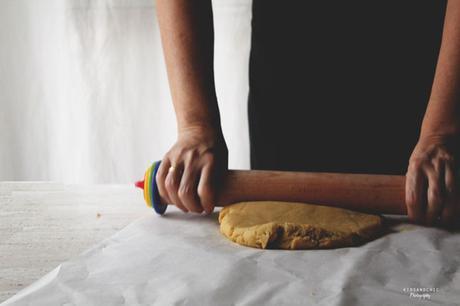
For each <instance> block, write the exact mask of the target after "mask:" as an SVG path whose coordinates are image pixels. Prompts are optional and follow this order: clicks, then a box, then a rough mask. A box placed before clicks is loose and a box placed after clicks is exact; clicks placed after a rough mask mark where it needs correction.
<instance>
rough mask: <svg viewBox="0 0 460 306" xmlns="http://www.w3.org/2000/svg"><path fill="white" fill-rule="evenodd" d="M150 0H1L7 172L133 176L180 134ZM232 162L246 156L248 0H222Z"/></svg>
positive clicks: (42, 176)
mask: <svg viewBox="0 0 460 306" xmlns="http://www.w3.org/2000/svg"><path fill="white" fill-rule="evenodd" d="M153 2H154V1H153V0H145V1H144V0H86V1H83V0H80V1H77V0H41V1H35V0H0V180H53V181H62V182H68V183H129V182H132V181H134V180H135V179H137V178H140V177H141V176H142V175H143V172H144V170H145V168H146V167H147V166H148V165H149V164H150V163H151V162H152V161H154V160H157V159H161V158H162V157H163V154H164V153H165V152H166V151H167V150H168V149H169V147H170V146H171V145H172V144H173V143H174V141H175V139H176V123H175V115H174V112H173V107H172V104H171V98H170V93H169V89H168V84H167V78H166V71H165V65H164V61H163V54H162V50H161V45H160V37H159V31H158V25H157V22H156V18H155V6H154V3H153ZM213 6H214V18H215V21H214V22H215V36H216V37H215V71H216V86H217V94H218V98H219V106H220V110H221V116H222V125H223V129H224V134H225V137H226V140H227V145H228V147H229V166H230V167H231V168H248V167H249V141H248V131H247V111H246V109H247V108H246V104H247V93H248V58H249V48H250V19H251V3H250V1H249V0H231V1H229V0H217V1H214V2H213Z"/></svg>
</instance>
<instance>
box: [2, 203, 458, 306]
mask: <svg viewBox="0 0 460 306" xmlns="http://www.w3.org/2000/svg"><path fill="white" fill-rule="evenodd" d="M391 228H392V229H393V231H394V232H392V233H389V234H387V235H385V236H383V237H381V238H379V239H377V240H375V241H372V242H370V243H367V244H365V245H363V246H360V247H353V248H342V249H335V250H314V251H283V250H259V249H252V248H248V247H243V246H239V245H237V244H234V243H232V242H230V241H228V240H227V239H226V238H225V237H224V236H223V235H222V234H220V232H219V226H218V222H217V213H214V214H213V215H211V216H208V217H202V216H193V215H184V214H182V213H181V212H179V211H178V210H177V209H175V208H174V207H169V209H168V212H167V214H166V215H165V216H164V217H159V216H155V215H153V214H152V216H149V217H146V218H143V219H140V220H138V221H136V222H134V223H132V224H131V225H129V226H127V227H126V228H124V229H123V230H122V231H120V232H119V233H117V234H115V235H114V236H113V237H111V238H109V239H107V240H105V241H103V242H101V243H99V244H98V245H96V246H95V247H94V248H92V249H90V250H89V251H87V252H85V253H83V254H81V255H80V256H78V257H77V258H75V259H73V260H70V261H68V262H65V263H63V264H61V265H60V266H58V267H57V268H56V269H55V270H53V271H52V272H50V273H49V274H47V275H46V276H44V277H43V278H42V279H40V280H39V281H37V282H36V283H34V284H32V285H31V286H29V287H28V288H25V289H24V290H22V291H21V292H19V293H18V294H17V295H15V296H13V297H12V298H11V299H9V300H7V301H6V302H5V303H4V304H3V305H47V306H49V305H98V306H100V305H328V306H329V305H439V304H445V305H460V271H459V262H460V234H459V233H458V232H457V233H451V232H447V231H444V230H440V229H433V228H424V227H420V226H414V225H409V224H404V223H402V224H397V223H393V225H392V226H391ZM417 294H418V295H417ZM428 295H429V296H428Z"/></svg>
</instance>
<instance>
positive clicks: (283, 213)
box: [219, 201, 382, 250]
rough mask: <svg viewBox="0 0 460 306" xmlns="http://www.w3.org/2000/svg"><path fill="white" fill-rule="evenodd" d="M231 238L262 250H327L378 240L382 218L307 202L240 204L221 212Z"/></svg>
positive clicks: (224, 229) (224, 228)
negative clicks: (376, 238) (374, 238)
mask: <svg viewBox="0 0 460 306" xmlns="http://www.w3.org/2000/svg"><path fill="white" fill-rule="evenodd" d="M219 223H220V231H221V233H222V234H224V235H225V236H226V237H227V238H228V239H230V240H232V241H234V242H236V243H238V244H241V245H245V246H249V247H254V248H262V249H289V250H299V249H327V248H338V247H347V246H354V245H359V244H361V243H363V242H365V241H368V240H370V239H372V238H373V237H375V236H376V235H377V234H378V233H379V231H380V230H381V228H382V218H381V217H379V216H375V215H368V214H363V213H358V212H354V211H351V210H346V209H340V208H333V207H327V206H320V205H312V204H304V203H288V202H274V201H258V202H241V203H237V204H233V205H231V206H227V207H224V208H223V209H222V210H221V211H220V213H219Z"/></svg>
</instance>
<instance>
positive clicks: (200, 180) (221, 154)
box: [156, 126, 228, 214]
mask: <svg viewBox="0 0 460 306" xmlns="http://www.w3.org/2000/svg"><path fill="white" fill-rule="evenodd" d="M227 168H228V150H227V145H226V144H225V140H224V137H223V135H222V132H221V131H220V129H219V130H218V131H216V129H215V128H212V127H207V126H193V127H188V128H183V129H181V130H179V133H178V138H177V141H176V143H175V144H174V145H173V146H172V148H171V149H170V150H169V151H168V152H167V153H166V154H165V156H164V157H163V160H162V162H161V164H160V168H159V169H158V172H157V175H156V181H157V185H158V189H159V192H160V194H161V195H162V196H163V197H164V198H166V200H167V201H168V203H172V204H174V205H176V206H177V207H178V208H179V209H181V210H182V211H184V212H189V211H191V212H195V213H202V212H203V211H205V212H206V214H210V213H211V212H212V211H213V210H214V205H215V202H214V201H215V200H216V193H217V187H218V186H216V183H217V182H218V181H219V179H220V178H221V177H222V174H224V173H225V171H226V170H227Z"/></svg>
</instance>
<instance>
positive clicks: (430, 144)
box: [406, 0, 460, 225]
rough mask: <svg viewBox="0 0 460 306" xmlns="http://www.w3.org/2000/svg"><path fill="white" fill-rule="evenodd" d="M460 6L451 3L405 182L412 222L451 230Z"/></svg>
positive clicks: (459, 103) (455, 200)
mask: <svg viewBox="0 0 460 306" xmlns="http://www.w3.org/2000/svg"><path fill="white" fill-rule="evenodd" d="M459 141H460V1H456V0H449V1H448V4H447V10H446V17H445V21H444V32H443V38H442V43H441V49H440V53H439V58H438V64H437V67H436V74H435V78H434V82H433V87H432V92H431V97H430V101H429V102H428V107H427V111H426V113H425V117H424V120H423V124H422V130H421V134H420V139H419V142H418V144H417V146H416V148H415V149H414V152H413V153H412V156H411V160H410V163H409V168H408V173H407V181H406V202H407V208H408V212H409V217H410V218H411V219H412V220H414V221H417V222H421V223H427V224H429V225H431V224H434V223H436V221H437V219H438V218H440V221H441V222H442V223H443V224H444V225H450V224H452V223H453V222H454V221H456V220H458V218H459V216H458V213H459V212H460V211H459V200H460V197H459V190H458V187H459V182H460V177H458V174H459V171H458V169H457V168H458V166H459V164H458V161H457V159H458V158H459V157H460V156H458V155H459V154H458V153H459V152H458V144H459Z"/></svg>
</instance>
